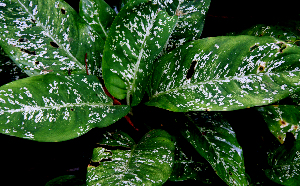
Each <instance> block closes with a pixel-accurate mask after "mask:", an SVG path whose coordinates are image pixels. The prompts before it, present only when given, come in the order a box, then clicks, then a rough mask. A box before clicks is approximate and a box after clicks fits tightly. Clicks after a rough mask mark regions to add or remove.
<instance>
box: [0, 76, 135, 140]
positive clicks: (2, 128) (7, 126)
mask: <svg viewBox="0 0 300 186" xmlns="http://www.w3.org/2000/svg"><path fill="white" fill-rule="evenodd" d="M0 103H1V105H0V132H1V133H3V134H8V135H11V136H17V137H21V138H27V139H31V140H36V141H64V140H69V139H72V138H75V137H78V136H80V135H82V134H85V133H87V132H88V131H89V130H91V129H92V128H94V127H106V126H108V125H110V124H112V123H114V122H115V121H116V120H118V119H119V118H121V117H123V116H125V115H126V114H127V113H128V112H129V111H130V108H129V107H128V106H123V105H119V106H113V101H112V100H111V99H110V98H109V97H108V96H106V94H105V93H104V91H103V89H102V86H101V83H100V82H99V80H98V79H97V77H96V76H86V75H72V76H57V75H53V74H47V75H39V76H33V77H29V78H25V79H21V80H18V81H14V82H11V83H8V84H6V85H4V86H2V87H0Z"/></svg>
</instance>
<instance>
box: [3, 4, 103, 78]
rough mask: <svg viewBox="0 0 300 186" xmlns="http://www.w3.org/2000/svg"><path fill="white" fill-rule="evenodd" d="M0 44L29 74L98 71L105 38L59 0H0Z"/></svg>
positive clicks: (98, 72) (91, 72) (95, 72)
mask: <svg viewBox="0 0 300 186" xmlns="http://www.w3.org/2000/svg"><path fill="white" fill-rule="evenodd" d="M0 28H1V29H0V35H1V38H0V46H1V47H2V48H3V49H4V51H5V52H6V54H8V55H9V57H10V58H11V59H12V60H13V61H14V62H15V63H17V64H18V66H19V67H20V68H21V69H23V70H24V71H25V72H26V73H27V74H28V75H29V76H33V75H39V74H46V73H49V72H53V73H62V74H65V75H67V74H68V73H69V72H70V71H69V70H72V73H73V74H75V73H76V74H85V73H86V66H85V53H87V62H88V68H89V71H90V74H93V75H99V74H100V71H101V70H100V66H101V64H100V63H101V57H100V56H101V55H100V53H101V52H102V51H103V48H104V41H103V40H102V39H101V37H100V36H98V34H97V33H96V32H95V31H94V30H93V29H92V28H91V27H90V26H89V25H88V24H87V23H86V22H85V21H84V20H83V19H82V18H81V17H80V16H79V15H78V14H77V12H76V11H75V10H74V9H73V8H72V7H71V6H69V4H67V3H66V2H64V1H62V0H47V1H44V0H30V1H27V0H12V1H6V0H0Z"/></svg>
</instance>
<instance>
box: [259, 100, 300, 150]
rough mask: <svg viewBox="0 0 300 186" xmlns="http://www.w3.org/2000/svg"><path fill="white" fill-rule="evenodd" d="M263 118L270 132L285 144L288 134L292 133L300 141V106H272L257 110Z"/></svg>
mask: <svg viewBox="0 0 300 186" xmlns="http://www.w3.org/2000/svg"><path fill="white" fill-rule="evenodd" d="M256 109H257V110H258V111H259V112H260V113H261V115H262V116H263V118H264V120H265V122H266V123H267V125H268V127H269V130H270V132H271V133H272V134H273V135H274V136H275V137H276V138H277V139H278V141H279V142H280V143H281V144H283V143H284V141H285V138H286V133H287V132H290V133H292V134H293V135H294V137H295V139H296V140H299V138H298V135H299V130H300V115H299V113H300V106H294V105H270V106H264V107H257V108H256Z"/></svg>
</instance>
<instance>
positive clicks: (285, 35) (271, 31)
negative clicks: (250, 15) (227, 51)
mask: <svg viewBox="0 0 300 186" xmlns="http://www.w3.org/2000/svg"><path fill="white" fill-rule="evenodd" d="M299 26H300V21H294V20H289V21H285V22H279V23H277V24H270V25H267V24H258V25H255V26H253V27H251V28H249V29H246V30H243V31H241V32H238V33H229V34H228V35H250V36H259V37H261V36H271V37H274V38H278V39H280V40H283V41H284V42H286V43H290V44H295V45H298V46H299V45H300V34H299V30H297V27H298V28H299Z"/></svg>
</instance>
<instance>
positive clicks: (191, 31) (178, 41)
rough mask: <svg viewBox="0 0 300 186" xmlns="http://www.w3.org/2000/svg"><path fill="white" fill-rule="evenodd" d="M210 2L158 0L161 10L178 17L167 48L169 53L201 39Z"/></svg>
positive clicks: (208, 0) (203, 0)
mask: <svg viewBox="0 0 300 186" xmlns="http://www.w3.org/2000/svg"><path fill="white" fill-rule="evenodd" d="M155 2H156V1H154V3H155ZM210 2H211V0H201V1H199V0H197V1H194V0H173V1H159V0H157V3H158V4H159V6H160V8H161V9H163V10H166V11H167V12H168V14H169V15H171V16H173V15H177V16H178V20H177V23H176V26H175V28H174V31H173V32H172V34H171V36H170V38H169V40H168V43H167V45H166V46H165V47H166V50H167V51H170V50H171V49H172V48H177V47H179V46H181V45H183V44H184V43H186V42H189V41H192V40H197V39H200V36H201V34H202V30H203V27H204V21H205V16H206V13H207V11H208V8H209V5H210Z"/></svg>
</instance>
